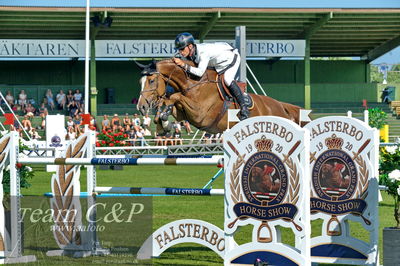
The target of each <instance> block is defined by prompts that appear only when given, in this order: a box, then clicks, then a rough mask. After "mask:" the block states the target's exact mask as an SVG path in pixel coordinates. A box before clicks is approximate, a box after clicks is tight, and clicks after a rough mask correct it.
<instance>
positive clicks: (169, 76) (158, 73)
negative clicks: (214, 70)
mask: <svg viewBox="0 0 400 266" xmlns="http://www.w3.org/2000/svg"><path fill="white" fill-rule="evenodd" d="M178 68H179V67H178V66H175V67H174V68H173V70H172V71H171V72H170V73H169V75H168V76H165V75H164V74H162V73H160V72H159V71H153V72H148V73H146V76H150V75H156V78H155V79H154V83H155V84H156V87H154V88H151V87H150V88H149V89H146V90H142V91H141V92H140V95H143V93H145V92H153V91H157V89H158V78H159V77H161V78H162V79H163V80H164V81H165V84H166V87H167V86H168V85H170V82H171V77H172V75H173V74H174V72H175V71H176V69H178ZM184 73H185V75H186V79H188V78H189V77H188V73H187V72H186V71H184ZM206 83H217V81H215V80H210V79H209V78H207V80H203V81H199V82H196V83H195V84H192V85H191V86H189V87H187V88H184V89H183V91H182V94H185V93H186V92H188V91H189V90H191V89H193V88H195V87H197V86H200V85H202V84H206ZM150 86H151V84H150ZM157 94H158V93H157ZM166 98H167V92H166V90H165V92H164V93H163V94H162V95H160V94H158V95H157V99H156V100H155V102H154V103H155V105H158V104H159V103H160V101H161V100H164V99H166ZM144 99H145V101H146V103H147V104H148V105H149V106H152V104H151V103H150V102H149V100H147V99H146V97H144Z"/></svg>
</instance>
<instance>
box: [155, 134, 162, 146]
mask: <svg viewBox="0 0 400 266" xmlns="http://www.w3.org/2000/svg"><path fill="white" fill-rule="evenodd" d="M154 139H155V145H156V146H163V145H164V143H163V136H162V133H157V132H154Z"/></svg>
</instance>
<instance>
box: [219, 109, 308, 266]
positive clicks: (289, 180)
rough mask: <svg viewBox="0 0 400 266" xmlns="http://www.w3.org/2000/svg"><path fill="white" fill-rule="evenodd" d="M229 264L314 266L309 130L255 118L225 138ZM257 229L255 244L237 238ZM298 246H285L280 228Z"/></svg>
mask: <svg viewBox="0 0 400 266" xmlns="http://www.w3.org/2000/svg"><path fill="white" fill-rule="evenodd" d="M224 140H225V141H224V150H225V151H226V153H225V158H224V162H225V173H226V177H225V225H224V229H225V235H226V239H225V242H226V247H225V265H237V264H238V265H245V264H246V265H248V264H250V265H252V264H253V263H254V262H255V261H256V260H260V261H262V262H265V263H268V265H309V264H310V256H309V253H310V242H309V236H310V225H309V223H310V209H309V206H310V205H309V199H310V198H309V196H308V195H309V191H310V187H309V182H308V180H309V174H308V171H309V170H308V160H309V159H308V158H309V156H308V155H309V135H308V130H305V129H302V128H300V127H299V126H298V125H296V124H295V123H293V122H291V121H289V120H287V119H283V118H279V117H272V116H267V117H265V116H264V117H254V118H250V119H246V120H245V121H242V122H241V123H240V124H237V125H235V126H234V127H233V128H232V129H230V130H229V131H228V132H226V133H225V134H224ZM246 225H252V226H253V231H252V237H251V242H249V243H245V244H243V245H237V244H236V243H235V242H234V235H235V233H236V232H237V230H238V229H239V228H240V227H241V226H246ZM280 226H281V227H288V228H290V229H291V230H292V232H293V234H294V236H295V239H296V241H295V242H296V243H295V246H290V245H288V244H287V243H282V242H281V239H280V231H279V228H278V227H280Z"/></svg>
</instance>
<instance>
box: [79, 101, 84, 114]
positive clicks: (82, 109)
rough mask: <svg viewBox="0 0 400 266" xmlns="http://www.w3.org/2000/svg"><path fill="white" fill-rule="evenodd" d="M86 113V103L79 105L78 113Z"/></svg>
mask: <svg viewBox="0 0 400 266" xmlns="http://www.w3.org/2000/svg"><path fill="white" fill-rule="evenodd" d="M84 113H85V104H83V103H82V104H81V105H79V107H78V114H84Z"/></svg>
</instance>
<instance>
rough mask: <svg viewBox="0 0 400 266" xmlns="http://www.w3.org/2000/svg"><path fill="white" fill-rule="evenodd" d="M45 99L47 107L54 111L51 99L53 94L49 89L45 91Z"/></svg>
mask: <svg viewBox="0 0 400 266" xmlns="http://www.w3.org/2000/svg"><path fill="white" fill-rule="evenodd" d="M46 99H47V105H48V106H50V109H51V110H52V111H53V110H54V99H53V93H52V92H51V90H50V89H48V90H47V91H46Z"/></svg>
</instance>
